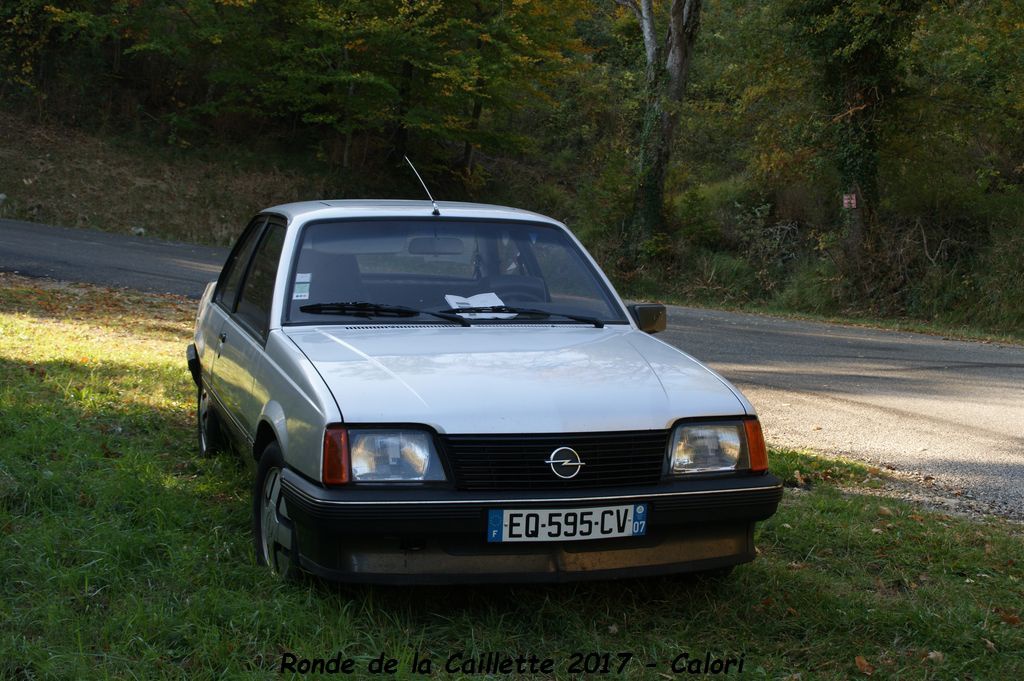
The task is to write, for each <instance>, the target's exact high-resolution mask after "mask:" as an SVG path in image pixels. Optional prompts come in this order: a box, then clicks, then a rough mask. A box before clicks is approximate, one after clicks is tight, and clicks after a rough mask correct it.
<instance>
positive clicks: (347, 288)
mask: <svg viewBox="0 0 1024 681" xmlns="http://www.w3.org/2000/svg"><path fill="white" fill-rule="evenodd" d="M296 253H297V255H296V261H295V267H294V268H293V270H292V275H291V281H290V284H289V290H288V291H287V296H288V303H289V304H288V305H287V306H286V309H287V318H286V320H285V322H286V323H289V324H309V323H316V324H322V323H324V322H325V321H330V320H331V319H332V318H338V319H339V320H343V321H345V322H351V320H352V318H358V319H362V320H364V321H371V322H373V323H381V324H408V323H410V322H412V323H423V322H426V321H430V322H432V323H438V321H439V319H438V317H439V316H438V315H437V314H433V315H431V314H429V313H442V314H445V313H447V314H449V315H450V312H451V311H453V310H455V309H458V308H473V309H474V310H475V311H474V312H465V313H460V314H459V318H460V319H467V320H470V321H472V322H473V323H474V324H476V323H508V322H509V321H515V323H526V322H529V323H538V322H540V323H545V324H553V323H568V324H573V323H576V324H578V323H580V320H578V319H575V320H574V319H572V318H571V317H573V316H575V317H584V318H588V319H590V320H598V321H599V322H604V323H611V324H625V323H627V321H626V319H625V317H624V316H623V314H622V310H621V309H620V306H619V305H618V304H617V303H615V302H614V299H613V298H612V294H611V292H610V291H609V290H608V288H607V287H606V286H605V285H604V283H603V282H602V280H601V279H600V278H599V277H598V275H597V272H596V271H595V269H594V267H593V266H592V265H591V264H590V262H589V261H588V260H587V258H586V257H585V256H584V254H583V253H582V252H581V251H580V249H579V247H578V246H577V245H576V244H575V243H574V242H573V240H572V239H571V238H570V237H569V236H568V235H567V234H566V233H565V232H564V231H563V230H562V229H560V228H558V227H556V226H553V225H543V224H536V223H519V222H485V221H468V220H445V219H439V218H433V219H428V220H372V221H369V220H368V221H340V222H319V223H313V224H311V225H308V226H306V227H305V228H304V229H303V232H302V235H301V239H300V242H299V245H298V249H297V251H296ZM339 303H341V304H339ZM395 308H403V309H404V310H405V311H404V312H402V313H401V314H398V313H396V312H395ZM520 311H521V312H520ZM540 313H547V314H540ZM564 315H569V316H570V317H566V316H564ZM441 318H442V319H443V316H442V317H441ZM457 321H458V319H457ZM441 323H444V322H441ZM449 323H451V322H449Z"/></svg>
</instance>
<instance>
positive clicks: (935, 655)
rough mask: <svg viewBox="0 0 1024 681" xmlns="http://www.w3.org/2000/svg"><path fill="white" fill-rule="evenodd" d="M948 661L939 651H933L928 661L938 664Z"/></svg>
mask: <svg viewBox="0 0 1024 681" xmlns="http://www.w3.org/2000/svg"><path fill="white" fill-rule="evenodd" d="M945 659H946V656H945V655H943V654H942V653H940V652H939V651H938V650H933V651H931V652H929V653H928V661H929V662H934V663H936V664H940V663H942V662H943V661H944V660H945Z"/></svg>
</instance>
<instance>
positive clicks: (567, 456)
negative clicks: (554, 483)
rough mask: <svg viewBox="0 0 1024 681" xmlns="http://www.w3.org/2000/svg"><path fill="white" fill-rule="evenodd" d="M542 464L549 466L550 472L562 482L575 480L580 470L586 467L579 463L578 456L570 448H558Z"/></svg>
mask: <svg viewBox="0 0 1024 681" xmlns="http://www.w3.org/2000/svg"><path fill="white" fill-rule="evenodd" d="M544 463H546V464H547V465H549V466H551V471H552V472H553V473H554V474H555V475H557V476H558V477H560V478H562V479H564V480H568V479H570V478H575V477H576V475H577V474H578V473H579V472H580V468H581V467H582V466H586V465H587V464H585V463H583V462H582V461H580V455H579V454H577V453H576V450H575V449H573V448H572V447H559V448H558V449H556V450H555V451H553V452H551V456H549V457H548V459H547V461H545V462H544Z"/></svg>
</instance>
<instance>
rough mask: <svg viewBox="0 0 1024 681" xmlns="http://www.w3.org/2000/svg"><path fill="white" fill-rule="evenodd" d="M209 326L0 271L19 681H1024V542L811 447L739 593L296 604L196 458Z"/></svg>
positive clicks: (227, 478) (619, 588)
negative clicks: (362, 673) (704, 674)
mask: <svg viewBox="0 0 1024 681" xmlns="http://www.w3.org/2000/svg"><path fill="white" fill-rule="evenodd" d="M193 308H194V303H193V302H191V301H186V300H184V299H178V298H172V297H167V296H147V295H142V294H134V293H125V292H114V291H109V290H106V289H99V288H92V287H86V286H70V287H59V286H52V285H47V284H43V283H40V282H34V281H31V280H27V279H22V278H18V277H12V276H7V275H0V678H26V679H28V678H69V679H78V678H163V677H168V678H172V677H173V678H234V677H252V678H276V676H277V673H276V666H277V665H278V664H279V663H280V660H281V655H282V653H283V652H285V651H294V652H295V653H297V654H298V655H301V656H307V657H324V656H326V657H331V656H333V655H335V654H336V653H339V652H340V653H341V654H342V656H349V657H353V658H355V660H356V664H357V668H364V667H365V665H366V664H367V663H368V661H369V660H371V659H373V658H375V657H376V656H377V655H378V654H380V653H382V652H384V653H387V654H388V655H390V656H393V657H396V658H399V659H400V660H401V661H402V667H401V668H402V669H404V668H405V665H407V664H408V661H409V660H410V659H411V658H412V656H413V654H414V653H416V652H417V651H419V653H420V655H421V657H422V656H424V655H428V656H430V657H432V658H433V659H434V660H435V661H443V660H444V659H445V658H446V657H447V656H448V655H449V654H450V653H453V652H456V651H459V650H465V651H467V652H468V653H481V652H485V651H502V652H510V653H516V652H522V653H536V654H537V655H539V656H542V657H552V658H555V659H556V660H557V661H558V666H557V667H556V671H557V672H558V674H557V675H558V677H559V678H567V677H568V676H569V675H567V674H566V673H565V661H566V660H567V659H568V657H569V655H571V654H572V653H573V652H575V651H581V652H589V651H607V652H611V653H613V654H614V653H617V652H619V651H631V652H633V653H635V654H636V655H637V656H638V657H641V658H643V660H644V661H655V660H656V661H658V662H659V664H660V671H661V672H662V674H661V675H659V674H657V673H653V672H650V671H649V670H647V669H645V668H643V667H641V666H639V665H637V664H634V665H633V666H631V667H630V668H629V669H628V670H627V672H626V673H625V674H623V675H622V676H619V675H617V674H608V675H606V676H608V677H611V678H674V676H673V675H671V674H670V673H668V666H667V665H668V661H669V660H670V659H671V658H673V657H675V656H676V655H678V654H679V653H681V652H684V651H688V652H690V653H691V654H694V655H695V656H698V657H703V656H704V654H705V652H706V651H711V652H712V653H713V654H715V655H718V656H739V655H741V654H742V655H743V656H744V661H745V667H744V673H743V675H742V676H741V678H787V677H788V678H793V677H791V676H790V675H792V674H794V673H798V672H799V673H801V674H802V676H801V677H800V678H802V679H844V678H850V677H855V676H859V675H860V672H859V671H858V666H857V664H856V662H855V659H856V657H857V656H863V657H864V658H865V660H866V662H867V663H869V664H870V665H872V666H873V667H874V668H875V672H874V676H873V678H908V679H939V678H941V679H956V678H959V679H966V678H973V679H1009V678H1020V677H1021V676H1022V675H1024V627H1022V626H1021V625H1020V619H1019V618H1020V616H1021V614H1022V613H1021V603H1024V574H1022V571H1021V566H1022V565H1024V542H1022V541H1021V540H1022V534H1024V533H1022V529H1021V527H1020V526H1019V525H1013V524H1009V523H1007V522H1004V521H1000V520H997V519H988V520H985V521H969V520H962V519H956V518H951V517H949V516H944V515H940V514H935V513H929V512H926V511H923V510H921V509H918V508H915V507H913V506H909V505H907V504H904V503H901V502H898V501H894V500H887V499H884V498H881V499H880V498H877V497H874V496H867V495H862V494H860V493H858V491H857V490H858V489H859V485H861V484H863V481H864V480H865V479H866V478H867V479H869V478H871V477H872V476H873V475H877V473H878V472H877V471H873V470H871V469H868V468H865V467H864V466H861V465H859V464H855V463H851V462H843V461H835V460H831V459H825V458H820V457H814V456H809V455H805V454H800V453H794V452H774V453H773V464H772V465H773V469H774V470H775V471H776V472H777V474H779V475H780V476H781V477H783V478H784V479H786V480H788V481H790V482H791V484H796V482H797V481H798V480H802V481H803V485H802V486H801V487H799V488H797V487H791V488H790V489H788V490H787V494H786V496H785V499H784V501H783V504H782V507H781V509H780V511H779V513H778V514H777V515H776V516H775V517H773V518H772V519H771V520H769V521H767V522H765V523H763V524H761V525H760V527H759V530H758V538H757V541H758V546H759V549H760V552H761V554H760V556H759V557H758V559H757V560H756V561H755V562H754V563H753V564H751V565H747V566H743V567H740V568H738V569H737V570H736V572H734V573H733V575H732V576H731V577H730V578H728V579H727V580H725V581H722V582H716V581H714V580H703V579H686V578H671V579H646V580H624V581H618V582H610V583H596V584H573V585H561V586H512V587H509V586H493V587H472V588H441V587H434V588H397V587H391V588H380V587H339V586H336V585H332V584H328V583H324V582H320V581H317V580H305V581H301V582H298V583H291V584H284V583H279V582H278V581H277V580H276V579H275V578H274V577H273V576H272V575H270V574H269V573H268V572H267V571H265V570H263V569H260V568H259V567H257V566H256V565H255V564H254V561H253V558H252V554H251V539H250V537H249V508H250V505H249V504H250V502H249V484H250V483H249V478H248V473H247V471H246V469H245V468H244V467H243V466H241V465H239V464H238V463H236V462H235V461H234V460H232V459H231V458H230V457H227V456H225V457H220V458H212V459H200V458H198V457H197V456H196V455H195V447H194V436H193V429H192V409H193V399H194V393H193V389H192V386H191V383H190V379H189V377H188V374H187V371H186V370H185V366H184V346H185V343H186V342H187V337H188V335H189V328H190V325H191V321H192V320H191V317H192V314H193ZM796 471H800V475H799V476H797V475H796ZM840 483H841V485H842V487H840ZM850 489H852V490H853V491H852V492H851V491H844V490H850ZM883 507H884V508H883ZM986 641H989V642H991V646H989V644H987V643H986ZM933 651H934V652H937V653H941V660H940V659H938V657H939V656H938V655H932V659H929V658H928V654H929V653H931V652H933ZM357 676H358V675H357ZM439 676H445V675H444V674H441V675H439ZM687 676H688V675H686V674H682V675H679V678H685V677H687ZM398 677H399V678H413V677H412V676H411V675H410V674H409V673H408V672H406V671H403V672H402V673H400V674H398ZM420 678H426V677H420ZM475 678H481V677H475Z"/></svg>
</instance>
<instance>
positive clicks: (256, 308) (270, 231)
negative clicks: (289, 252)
mask: <svg viewBox="0 0 1024 681" xmlns="http://www.w3.org/2000/svg"><path fill="white" fill-rule="evenodd" d="M284 234H285V230H284V227H282V226H281V225H274V224H272V225H270V226H269V227H267V230H266V231H265V232H264V233H263V238H262V239H261V240H260V245H259V246H258V247H257V248H256V254H255V255H254V256H253V259H252V265H251V266H250V267H249V274H248V275H247V276H246V277H245V281H244V282H243V284H242V294H241V296H239V298H238V309H237V311H236V312H235V315H236V317H237V318H238V321H239V322H241V323H242V324H244V325H245V326H248V327H249V328H251V329H252V330H253V331H255V332H256V333H257V334H258V335H259V336H260V337H261V338H266V336H267V330H268V328H269V326H270V303H271V301H272V300H273V298H274V282H275V280H276V279H277V265H278V262H279V261H280V260H281V248H282V247H283V246H284Z"/></svg>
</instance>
